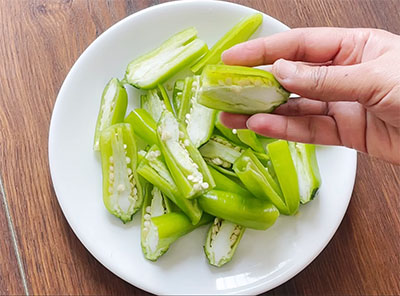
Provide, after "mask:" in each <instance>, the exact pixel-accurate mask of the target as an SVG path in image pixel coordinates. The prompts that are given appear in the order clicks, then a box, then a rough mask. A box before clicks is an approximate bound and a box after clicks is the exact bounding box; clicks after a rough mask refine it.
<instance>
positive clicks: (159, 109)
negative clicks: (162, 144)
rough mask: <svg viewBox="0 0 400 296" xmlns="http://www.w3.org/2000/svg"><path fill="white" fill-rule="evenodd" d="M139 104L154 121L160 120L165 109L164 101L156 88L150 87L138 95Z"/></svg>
mask: <svg viewBox="0 0 400 296" xmlns="http://www.w3.org/2000/svg"><path fill="white" fill-rule="evenodd" d="M140 106H141V107H142V108H143V109H145V110H146V111H147V112H148V113H149V114H150V115H151V117H152V118H153V119H154V121H155V122H158V121H159V120H160V117H161V114H162V113H163V112H164V110H167V104H166V101H164V100H163V97H162V95H161V94H160V92H159V90H158V89H152V90H149V91H148V92H147V94H145V95H142V96H141V97H140Z"/></svg>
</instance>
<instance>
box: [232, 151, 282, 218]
mask: <svg viewBox="0 0 400 296" xmlns="http://www.w3.org/2000/svg"><path fill="white" fill-rule="evenodd" d="M233 170H234V171H235V173H236V175H237V176H238V177H239V179H240V180H241V181H242V183H243V184H244V185H245V186H246V188H247V189H248V190H249V191H250V192H251V193H252V194H254V196H255V197H256V198H259V199H263V200H268V201H270V202H272V203H273V204H274V205H275V206H276V207H277V208H278V210H279V211H280V212H281V213H282V214H285V215H288V214H289V211H288V208H287V206H286V204H285V202H284V200H283V195H282V191H281V189H280V187H279V185H278V184H277V183H276V182H275V180H274V179H273V177H272V176H271V175H270V173H269V172H268V170H267V169H266V168H265V167H264V166H263V165H262V163H261V162H260V161H259V160H258V158H257V157H256V156H255V155H254V153H253V152H252V151H251V150H250V149H248V150H246V151H245V152H243V153H242V155H241V156H240V157H239V158H238V159H237V160H236V162H235V163H234V165H233Z"/></svg>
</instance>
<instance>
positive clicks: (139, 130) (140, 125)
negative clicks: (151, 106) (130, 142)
mask: <svg viewBox="0 0 400 296" xmlns="http://www.w3.org/2000/svg"><path fill="white" fill-rule="evenodd" d="M124 122H126V123H129V124H131V125H132V128H133V131H134V133H135V134H136V135H137V136H139V137H140V138H142V139H143V140H144V141H145V142H146V143H147V144H150V145H154V144H158V139H157V132H156V130H157V123H156V122H155V121H154V119H153V118H152V117H151V115H150V114H149V113H148V112H147V111H146V110H145V109H141V108H137V109H135V110H133V111H132V112H131V113H129V115H128V116H127V117H126V118H125V120H124Z"/></svg>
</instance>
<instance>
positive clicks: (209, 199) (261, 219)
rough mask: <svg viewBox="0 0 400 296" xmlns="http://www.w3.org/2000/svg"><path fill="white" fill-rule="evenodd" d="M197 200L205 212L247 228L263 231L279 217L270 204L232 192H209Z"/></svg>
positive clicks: (275, 209)
mask: <svg viewBox="0 0 400 296" xmlns="http://www.w3.org/2000/svg"><path fill="white" fill-rule="evenodd" d="M198 200H199V204H200V206H201V207H202V209H203V210H204V211H205V212H207V213H209V214H211V215H213V216H216V217H219V218H222V219H225V220H228V221H230V222H232V223H235V224H239V225H241V226H244V227H248V228H254V229H259V230H265V229H267V228H268V227H270V226H272V225H273V224H274V223H275V220H276V219H277V218H278V216H279V211H278V210H277V208H276V207H275V206H274V205H273V204H271V203H270V202H268V201H265V200H260V199H257V198H254V197H252V196H243V195H240V194H237V193H233V192H227V191H220V190H210V191H208V192H206V193H205V194H203V195H202V196H200V197H199V198H198Z"/></svg>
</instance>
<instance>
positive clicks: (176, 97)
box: [172, 79, 185, 115]
mask: <svg viewBox="0 0 400 296" xmlns="http://www.w3.org/2000/svg"><path fill="white" fill-rule="evenodd" d="M184 87H185V80H184V79H178V80H177V81H175V84H174V90H173V92H172V106H173V107H174V110H175V114H176V115H177V114H178V112H179V109H180V108H181V104H182V95H183V89H184Z"/></svg>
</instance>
